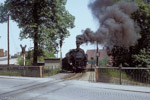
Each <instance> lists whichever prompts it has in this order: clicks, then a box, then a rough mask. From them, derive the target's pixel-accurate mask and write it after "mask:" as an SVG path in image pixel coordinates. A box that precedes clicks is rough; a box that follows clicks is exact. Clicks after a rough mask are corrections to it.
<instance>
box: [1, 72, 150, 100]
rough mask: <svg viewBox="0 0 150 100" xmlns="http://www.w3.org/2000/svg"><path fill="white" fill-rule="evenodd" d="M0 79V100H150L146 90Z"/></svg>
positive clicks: (57, 79)
mask: <svg viewBox="0 0 150 100" xmlns="http://www.w3.org/2000/svg"><path fill="white" fill-rule="evenodd" d="M63 75H64V74H59V75H57V78H56V79H55V77H48V78H26V77H5V76H0V100H150V88H149V87H137V86H134V87H133V86H120V85H110V84H102V83H91V82H87V81H81V80H60V79H59V78H58V76H61V77H62V76H63Z"/></svg>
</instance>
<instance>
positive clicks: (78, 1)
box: [0, 0, 102, 57]
mask: <svg viewBox="0 0 150 100" xmlns="http://www.w3.org/2000/svg"><path fill="white" fill-rule="evenodd" d="M4 1H5V0H0V3H3V2H4ZM89 1H90V0H67V4H66V9H67V10H68V11H69V12H70V13H71V14H72V15H73V16H75V22H74V23H75V27H74V28H73V29H69V31H70V36H69V37H68V38H66V39H65V40H64V43H63V46H62V56H63V57H64V56H65V54H66V53H67V52H68V51H69V50H71V49H75V48H76V36H77V35H80V34H82V32H81V31H82V30H85V29H86V28H91V29H92V30H93V31H96V29H97V27H98V24H97V22H96V20H95V19H94V17H93V16H92V13H91V11H90V9H89V8H88V4H89ZM20 31H21V29H19V28H18V26H17V23H16V22H14V21H12V20H10V54H11V55H13V54H15V53H17V52H20V51H21V48H20V44H22V45H23V46H24V45H27V49H26V50H28V49H29V48H30V47H33V41H32V40H30V39H24V40H22V41H21V40H20V39H19V33H20ZM0 36H1V38H0V49H4V50H7V23H3V24H0ZM80 47H81V48H82V49H84V51H85V52H86V50H89V49H96V45H93V44H90V43H89V44H83V45H81V46H80ZM99 48H102V47H101V46H99ZM59 55H60V54H58V57H59ZM56 56H57V55H56Z"/></svg>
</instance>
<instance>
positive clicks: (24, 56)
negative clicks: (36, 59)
mask: <svg viewBox="0 0 150 100" xmlns="http://www.w3.org/2000/svg"><path fill="white" fill-rule="evenodd" d="M23 58H24V66H25V65H26V54H24V55H23Z"/></svg>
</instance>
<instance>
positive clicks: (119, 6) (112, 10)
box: [76, 0, 140, 48]
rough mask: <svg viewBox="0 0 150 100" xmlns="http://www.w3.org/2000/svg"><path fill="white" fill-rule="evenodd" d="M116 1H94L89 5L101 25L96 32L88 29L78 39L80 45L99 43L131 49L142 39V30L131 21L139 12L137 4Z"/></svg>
mask: <svg viewBox="0 0 150 100" xmlns="http://www.w3.org/2000/svg"><path fill="white" fill-rule="evenodd" d="M114 1H115V0H94V1H93V2H91V3H90V4H89V8H90V9H91V10H92V14H93V15H94V18H96V19H97V21H98V23H99V28H98V29H97V31H96V32H93V31H92V30H91V29H89V28H87V29H86V30H84V31H83V34H82V35H78V36H77V37H76V39H77V41H76V42H77V43H78V44H83V43H88V42H90V43H95V42H98V43H99V44H102V45H104V46H106V47H109V48H112V47H113V46H121V47H129V46H131V45H134V44H135V43H136V42H137V40H138V39H139V38H140V35H139V33H140V29H139V27H138V26H137V24H136V23H135V22H134V21H133V20H132V19H131V14H132V13H134V12H135V11H137V10H138V6H137V4H136V3H135V2H125V1H120V2H118V3H115V4H113V3H114Z"/></svg>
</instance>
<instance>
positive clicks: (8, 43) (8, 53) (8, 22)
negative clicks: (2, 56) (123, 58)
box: [7, 14, 9, 66]
mask: <svg viewBox="0 0 150 100" xmlns="http://www.w3.org/2000/svg"><path fill="white" fill-rule="evenodd" d="M7 25H8V26H7V30H8V34H7V36H8V37H7V41H8V66H9V14H8V24H7Z"/></svg>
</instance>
